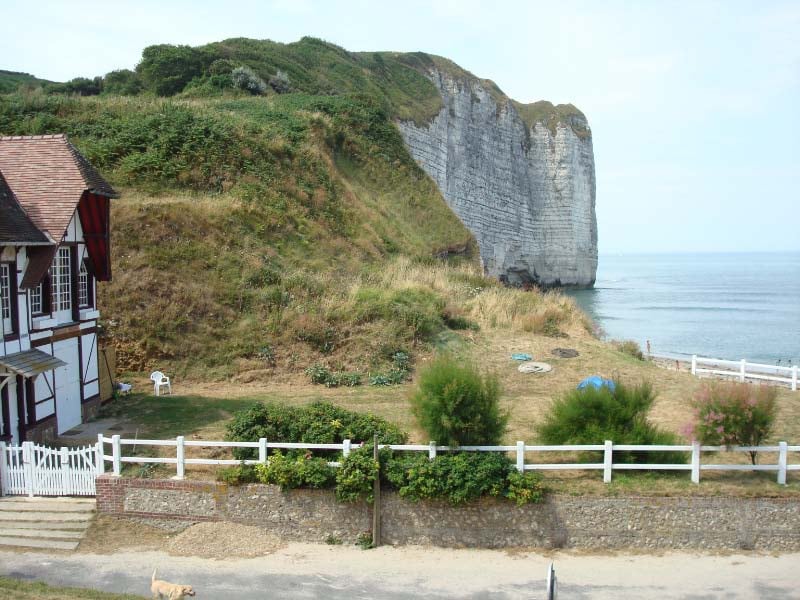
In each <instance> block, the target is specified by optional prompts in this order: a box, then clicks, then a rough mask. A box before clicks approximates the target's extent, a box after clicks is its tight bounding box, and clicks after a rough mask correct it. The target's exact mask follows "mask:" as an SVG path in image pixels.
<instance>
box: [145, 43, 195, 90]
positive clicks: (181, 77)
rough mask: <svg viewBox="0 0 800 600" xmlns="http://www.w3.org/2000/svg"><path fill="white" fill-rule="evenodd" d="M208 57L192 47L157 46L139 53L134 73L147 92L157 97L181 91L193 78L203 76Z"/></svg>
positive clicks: (149, 47)
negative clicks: (139, 78) (138, 60)
mask: <svg viewBox="0 0 800 600" xmlns="http://www.w3.org/2000/svg"><path fill="white" fill-rule="evenodd" d="M209 58H211V57H210V56H209V55H208V54H207V53H206V52H203V51H202V50H199V49H196V48H192V47H191V46H173V45H170V44H157V45H155V46H148V47H147V48H145V49H144V50H143V51H142V60H141V61H140V62H139V64H138V65H136V72H137V73H139V75H141V77H142V81H143V82H144V84H145V86H147V88H148V89H150V90H152V91H153V92H155V93H156V94H157V95H159V96H172V95H174V94H177V93H178V92H180V91H181V90H182V89H183V88H184V87H186V84H187V83H189V82H190V81H191V80H192V79H194V78H195V77H198V76H200V75H202V73H203V68H204V67H205V65H206V63H207V62H211V61H210V60H209Z"/></svg>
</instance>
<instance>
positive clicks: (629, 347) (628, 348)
mask: <svg viewBox="0 0 800 600" xmlns="http://www.w3.org/2000/svg"><path fill="white" fill-rule="evenodd" d="M613 344H614V347H615V348H616V349H617V350H619V351H620V352H622V353H623V354H627V355H628V356H632V357H633V358H635V359H637V360H644V354H642V349H641V348H640V347H639V344H637V343H636V342H635V341H633V340H620V341H615V342H613Z"/></svg>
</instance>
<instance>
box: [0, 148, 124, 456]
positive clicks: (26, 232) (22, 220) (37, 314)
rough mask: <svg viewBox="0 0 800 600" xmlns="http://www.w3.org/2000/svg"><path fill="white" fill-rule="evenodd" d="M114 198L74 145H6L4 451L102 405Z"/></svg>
mask: <svg viewBox="0 0 800 600" xmlns="http://www.w3.org/2000/svg"><path fill="white" fill-rule="evenodd" d="M114 197H116V193H115V192H114V190H113V189H112V188H111V186H110V185H109V184H108V183H107V182H106V181H104V180H103V178H102V177H100V175H99V174H98V173H97V171H96V170H95V169H94V168H93V167H92V166H91V165H90V164H89V162H88V161H87V160H86V159H85V158H84V157H83V156H82V155H81V154H80V153H79V152H78V151H77V150H76V149H75V147H74V146H73V145H72V144H70V142H69V140H68V139H67V138H66V136H64V135H43V136H14V137H0V312H1V313H2V325H1V326H0V342H1V344H0V441H9V442H20V441H24V440H37V441H41V440H48V439H52V438H54V437H55V436H57V435H59V434H62V433H64V432H65V431H67V430H69V429H71V428H73V427H75V426H76V425H79V424H80V423H81V422H82V421H83V420H85V419H86V418H87V417H88V416H89V415H91V414H93V412H95V411H96V409H97V407H98V406H99V404H100V385H99V380H98V346H97V319H98V317H99V312H98V310H97V305H96V298H97V296H96V286H95V283H96V282H97V281H108V280H109V279H110V278H111V263H110V254H109V248H110V244H109V201H110V199H111V198H114Z"/></svg>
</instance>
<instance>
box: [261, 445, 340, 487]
mask: <svg viewBox="0 0 800 600" xmlns="http://www.w3.org/2000/svg"><path fill="white" fill-rule="evenodd" d="M255 472H256V477H258V480H259V481H260V482H261V483H270V484H272V485H277V486H280V488H281V489H282V490H290V489H293V488H298V487H310V488H326V487H331V486H332V485H333V483H334V481H336V470H335V469H334V468H333V467H329V466H328V461H327V460H326V459H325V458H315V457H312V456H311V455H310V454H303V455H296V456H291V455H289V456H284V455H283V454H282V453H281V452H279V451H276V452H275V453H274V454H272V455H271V456H270V457H269V461H268V462H267V464H258V465H256V466H255Z"/></svg>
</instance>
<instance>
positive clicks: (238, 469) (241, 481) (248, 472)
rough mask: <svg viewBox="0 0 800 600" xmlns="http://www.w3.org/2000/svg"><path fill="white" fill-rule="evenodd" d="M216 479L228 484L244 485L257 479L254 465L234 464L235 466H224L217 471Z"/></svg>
mask: <svg viewBox="0 0 800 600" xmlns="http://www.w3.org/2000/svg"><path fill="white" fill-rule="evenodd" d="M217 481H221V482H223V483H227V484H228V485H245V484H248V483H255V482H256V481H258V477H257V473H256V470H255V467H253V466H252V465H245V464H244V463H242V464H241V465H236V466H235V467H226V468H223V469H219V470H218V471H217Z"/></svg>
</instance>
